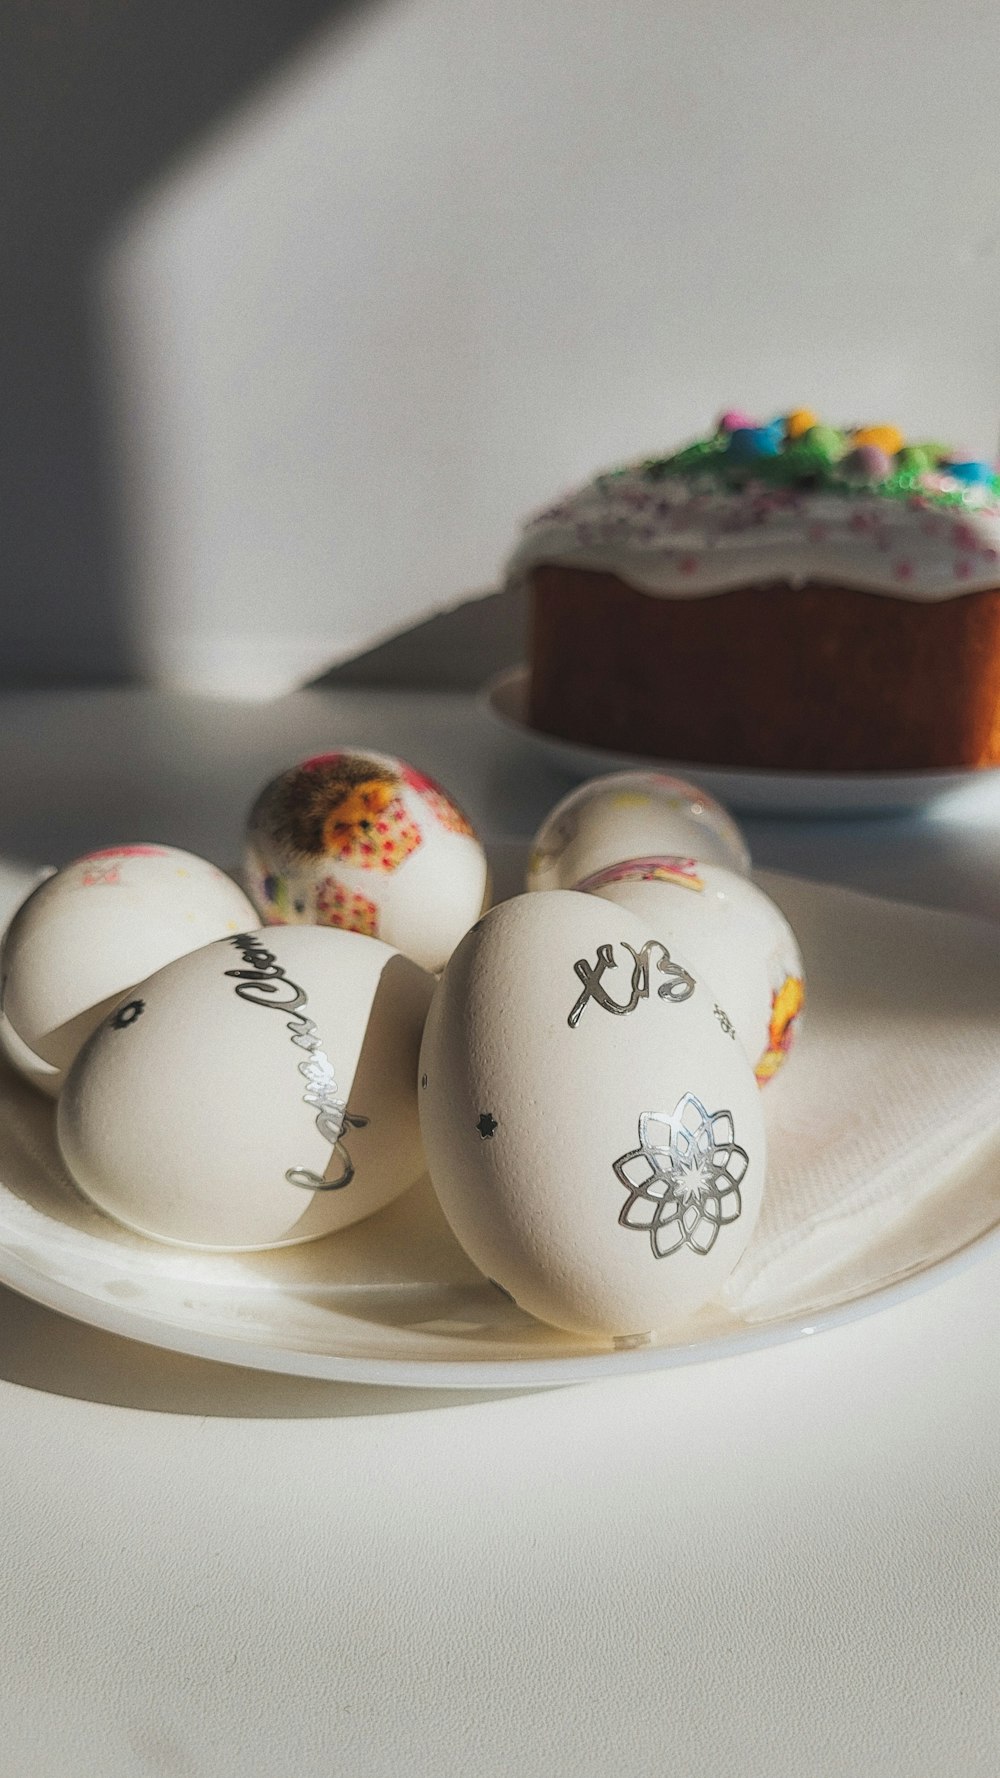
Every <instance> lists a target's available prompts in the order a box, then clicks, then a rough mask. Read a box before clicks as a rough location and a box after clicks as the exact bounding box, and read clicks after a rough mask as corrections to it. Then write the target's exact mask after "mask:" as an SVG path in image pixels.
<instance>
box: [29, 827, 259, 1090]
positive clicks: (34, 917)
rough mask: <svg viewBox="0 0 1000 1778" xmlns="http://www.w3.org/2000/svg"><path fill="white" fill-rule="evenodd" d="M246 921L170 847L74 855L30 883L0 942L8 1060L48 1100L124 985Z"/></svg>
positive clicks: (211, 880)
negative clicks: (31, 888) (39, 880)
mask: <svg viewBox="0 0 1000 1778" xmlns="http://www.w3.org/2000/svg"><path fill="white" fill-rule="evenodd" d="M256 924H257V916H256V914H255V912H254V910H253V907H252V905H251V903H250V902H249V901H248V900H247V898H246V896H245V895H244V894H243V891H242V890H241V889H238V888H237V886H236V884H235V883H234V882H233V881H232V880H231V879H230V878H229V877H227V876H226V875H225V874H224V872H223V871H221V870H218V869H217V868H216V866H215V865H214V864H209V863H208V861H207V860H206V859H204V858H196V857H194V856H193V854H192V853H190V852H181V851H178V849H177V848H176V847H175V846H158V845H129V846H113V847H108V848H107V849H105V850H103V851H100V852H89V853H88V854H87V855H86V856H85V857H84V858H77V859H76V860H75V861H74V862H73V863H72V864H68V865H66V866H65V868H64V869H63V870H60V871H56V872H55V874H54V875H52V876H50V877H47V878H46V880H45V881H44V882H43V883H41V884H39V886H38V888H37V889H35V890H34V891H33V893H32V894H31V895H29V897H28V899H27V901H25V902H23V903H22V905H21V907H20V908H19V909H18V911H17V913H16V914H15V915H14V918H13V920H12V921H11V923H10V926H9V927H8V928H7V931H6V933H5V935H4V939H3V948H2V953H0V980H2V989H0V999H2V1007H3V1016H4V1019H5V1021H6V1026H7V1027H8V1028H9V1030H8V1038H7V1040H6V1041H5V1042H4V1049H5V1052H6V1054H7V1056H8V1058H9V1059H10V1061H12V1062H13V1064H14V1066H15V1067H18V1068H20V1069H21V1072H22V1073H23V1074H25V1076H26V1078H28V1079H30V1080H32V1081H33V1084H34V1085H36V1086H40V1087H41V1088H42V1089H43V1091H46V1092H49V1093H51V1094H52V1095H53V1096H54V1095H55V1094H57V1093H58V1092H59V1089H60V1087H61V1085H62V1082H63V1079H64V1078H65V1074H66V1070H67V1069H68V1068H69V1066H70V1064H71V1063H72V1061H73V1059H74V1057H75V1056H76V1055H77V1053H78V1051H79V1049H80V1047H81V1045H82V1044H83V1043H84V1042H85V1040H86V1039H87V1038H88V1037H89V1035H90V1033H91V1031H93V1030H94V1029H95V1028H96V1027H97V1026H98V1025H99V1024H100V1022H101V1019H102V1018H103V1017H104V1014H105V1013H106V1012H107V1011H108V1010H109V1008H110V1007H112V1006H113V1005H114V1004H115V1002H116V1001H117V1000H120V999H121V996H122V995H123V994H124V993H125V992H126V991H127V990H128V989H129V988H130V987H131V986H132V984H133V983H134V982H138V981H141V980H142V979H143V977H145V976H148V975H151V974H152V972H153V971H154V970H156V969H160V968H162V967H163V965H164V964H165V963H171V962H172V961H173V959H174V958H175V957H182V956H183V955H184V954H185V952H187V951H193V950H195V949H196V948H197V947H198V946H199V945H204V944H209V943H210V942H211V941H212V939H216V938H221V937H223V936H224V934H226V933H229V932H241V931H244V930H246V928H247V927H253V926H255V925H256ZM15 1039H16V1040H17V1041H16V1042H15V1041H14V1040H15ZM29 1058H34V1061H31V1060H29ZM36 1063H37V1064H39V1065H40V1066H38V1067H36V1066H35V1064H36Z"/></svg>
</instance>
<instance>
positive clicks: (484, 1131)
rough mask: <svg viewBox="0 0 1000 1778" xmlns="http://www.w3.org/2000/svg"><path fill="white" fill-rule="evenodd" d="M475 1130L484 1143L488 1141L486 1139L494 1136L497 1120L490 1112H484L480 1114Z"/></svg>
mask: <svg viewBox="0 0 1000 1778" xmlns="http://www.w3.org/2000/svg"><path fill="white" fill-rule="evenodd" d="M476 1129H477V1130H478V1131H479V1134H480V1136H481V1137H482V1139H483V1141H484V1142H485V1141H486V1140H487V1139H488V1137H490V1136H494V1135H495V1134H496V1130H497V1120H496V1118H495V1117H494V1116H493V1114H492V1112H489V1111H484V1112H483V1113H482V1114H481V1116H480V1119H479V1122H478V1124H477V1125H476Z"/></svg>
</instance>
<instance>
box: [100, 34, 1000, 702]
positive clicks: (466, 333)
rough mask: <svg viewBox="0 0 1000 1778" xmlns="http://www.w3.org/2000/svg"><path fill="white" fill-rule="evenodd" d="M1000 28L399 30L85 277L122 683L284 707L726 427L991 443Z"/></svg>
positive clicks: (283, 109)
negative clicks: (811, 425) (272, 699)
mask: <svg viewBox="0 0 1000 1778" xmlns="http://www.w3.org/2000/svg"><path fill="white" fill-rule="evenodd" d="M998 74H1000V7H997V5H996V0H974V3H967V0H956V3H955V4H952V5H951V6H949V7H947V8H943V7H942V6H941V5H940V4H939V3H938V0H882V3H881V4H878V5H875V4H873V3H872V0H824V3H823V4H822V5H820V4H818V3H814V0H728V3H727V0H715V3H714V4H713V3H712V0H543V3H541V4H539V3H538V0H382V3H381V4H375V5H373V6H371V7H370V8H369V10H368V11H366V12H364V13H362V14H361V15H360V16H359V17H357V18H355V20H354V22H353V23H352V24H351V25H350V27H342V26H341V27H338V28H336V29H335V30H332V31H331V32H330V33H329V34H328V35H327V36H326V37H325V38H321V39H320V40H318V41H317V42H316V43H315V44H314V45H313V46H312V47H311V49H310V52H309V53H308V54H307V55H302V56H300V57H299V58H298V59H297V60H296V62H295V63H294V64H293V65H291V66H290V67H289V68H286V70H285V71H284V73H283V74H282V76H281V77H280V79H279V80H278V81H277V82H276V83H275V84H274V85H272V86H271V87H270V88H269V89H267V90H266V91H265V92H264V93H263V94H261V95H258V97H257V98H256V99H255V101H254V102H253V104H252V105H251V106H250V107H249V108H247V109H245V110H244V111H242V112H241V113H240V114H239V115H237V116H236V117H234V118H232V119H231V120H230V121H229V122H228V123H227V125H226V127H225V128H224V129H223V130H222V131H221V132H218V133H217V134H216V136H215V137H214V139H213V140H212V141H211V142H210V143H209V144H208V145H207V146H205V145H203V147H202V150H201V151H200V152H199V154H198V155H197V156H196V157H195V158H194V159H193V160H192V161H191V162H190V163H189V164H188V165H186V166H185V167H184V168H182V169H181V170H180V171H179V172H177V173H175V175H174V176H173V177H172V179H171V181H170V182H169V183H168V184H167V185H165V186H164V187H161V188H160V189H158V190H156V191H154V192H151V193H150V194H149V195H148V198H147V200H146V201H145V202H144V204H143V205H142V207H141V209H140V211H139V212H138V213H136V214H134V215H132V216H131V217H130V218H129V219H128V222H127V224H126V226H125V227H124V228H123V230H122V231H121V232H120V234H119V235H118V237H117V238H116V240H115V241H114V243H113V244H112V246H111V248H110V250H109V253H108V256H107V260H106V264H105V266H104V271H103V291H104V296H105V300H106V325H107V333H108V344H109V350H110V352H111V361H112V363H113V365H114V373H115V374H114V383H115V392H116V401H117V404H118V414H119V425H120V436H121V441H122V450H121V460H122V473H123V485H124V490H125V495H126V500H127V515H128V524H129V531H130V540H131V552H132V564H133V571H132V572H133V610H132V617H131V621H132V622H133V624H134V627H135V645H136V648H137V650H138V651H139V653H140V655H141V658H142V659H143V660H144V662H145V664H146V666H147V668H148V669H149V670H151V671H152V672H153V673H154V674H156V675H157V676H159V677H161V678H166V679H168V680H171V681H173V682H180V683H184V684H188V685H198V686H213V687H220V688H226V689H235V688H239V687H243V688H244V689H245V690H248V691H254V692H256V691H267V690H272V689H278V688H280V687H281V686H282V685H284V684H287V683H290V682H292V681H293V680H295V679H296V678H299V677H301V676H302V675H304V674H305V673H307V672H309V671H311V670H318V669H319V668H321V667H322V666H323V665H324V664H326V663H327V662H329V661H330V660H333V659H335V658H338V657H343V656H346V655H348V654H350V653H351V652H352V651H354V650H356V649H359V648H361V647H363V646H364V645H365V644H366V643H368V642H370V641H372V640H373V639H375V638H376V637H378V636H379V635H382V634H385V633H387V632H389V631H392V630H394V629H396V628H399V627H401V626H403V625H405V624H406V623H407V622H409V621H410V620H412V619H414V618H416V617H417V616H420V615H423V614H425V613H427V612H429V611H431V610H433V609H435V608H438V607H440V606H442V605H446V604H448V603H449V602H454V601H457V600H459V599H461V598H463V597H464V596H466V595H468V594H469V593H470V592H474V591H477V590H481V589H483V588H486V587H488V586H490V585H492V584H495V582H496V577H497V573H498V568H499V564H500V563H501V561H502V559H503V557H504V555H505V553H506V551H507V549H508V547H509V546H510V544H511V542H512V539H513V536H514V533H515V528H516V525H517V523H518V521H519V518H520V517H521V515H522V514H523V513H524V512H526V511H527V510H530V509H531V508H532V507H533V506H536V505H538V504H541V503H543V502H544V501H546V500H547V499H548V498H549V497H550V496H551V495H552V494H554V493H555V492H557V491H558V490H559V489H560V488H561V487H563V486H564V485H566V484H567V483H570V482H572V481H573V480H574V479H575V478H577V477H581V476H585V475H588V474H590V473H591V472H592V471H593V470H594V469H596V468H597V467H600V466H602V465H605V464H607V463H609V462H611V461H613V460H615V459H618V458H620V457H623V456H629V455H634V454H636V453H639V452H645V451H648V450H653V449H655V448H659V447H661V446H666V445H669V444H672V443H674V442H678V441H680V440H681V439H683V438H684V437H685V436H686V435H689V434H691V433H695V432H699V431H701V430H703V429H704V428H705V426H706V425H707V424H708V423H709V421H710V420H711V419H712V418H713V417H714V415H715V413H716V412H717V411H718V410H719V408H720V407H723V406H729V405H739V406H749V407H750V408H751V409H752V410H756V411H758V412H759V413H761V414H764V415H766V414H770V413H771V412H772V411H779V410H780V409H781V408H782V407H784V406H786V405H788V404H792V405H800V404H802V405H809V406H817V407H819V408H820V409H821V410H822V411H823V413H824V414H825V416H826V417H827V418H829V419H832V420H852V419H860V418H867V419H872V420H878V419H892V420H897V421H899V422H900V423H902V424H903V425H904V426H905V427H907V428H908V429H910V430H911V431H913V432H917V433H921V434H923V435H925V436H926V435H928V434H931V435H934V436H938V437H944V438H950V439H954V440H955V441H956V442H962V443H967V444H970V445H973V446H975V447H977V448H979V449H982V450H984V451H992V450H993V449H994V448H995V446H996V441H997V432H998V421H1000V300H998V298H1000V129H998V127H997V91H998Z"/></svg>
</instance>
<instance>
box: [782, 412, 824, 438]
mask: <svg viewBox="0 0 1000 1778" xmlns="http://www.w3.org/2000/svg"><path fill="white" fill-rule="evenodd" d="M818 425H819V416H818V414H814V413H813V411H812V409H811V408H808V407H797V408H796V409H795V410H794V412H793V413H790V414H789V415H788V416H787V418H786V420H785V436H786V438H801V437H802V435H803V433H805V432H811V431H812V429H813V427H814V426H818Z"/></svg>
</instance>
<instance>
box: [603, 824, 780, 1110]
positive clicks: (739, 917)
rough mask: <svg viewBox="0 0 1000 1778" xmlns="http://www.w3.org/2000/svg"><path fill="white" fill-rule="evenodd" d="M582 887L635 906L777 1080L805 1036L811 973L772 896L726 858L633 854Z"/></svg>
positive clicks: (759, 1068) (757, 1067)
mask: <svg viewBox="0 0 1000 1778" xmlns="http://www.w3.org/2000/svg"><path fill="white" fill-rule="evenodd" d="M579 888H580V889H582V890H585V891H586V892H587V893H589V894H593V895H600V896H601V897H602V898H603V899H604V900H606V901H613V902H614V903H615V904H616V905H617V906H618V907H623V908H629V909H631V911H632V912H633V913H635V914H638V915H639V916H640V918H641V919H643V920H645V921H646V922H647V923H649V924H651V925H652V926H653V928H654V930H655V931H656V933H657V934H658V935H659V936H660V937H661V938H664V939H666V941H667V943H668V944H669V945H670V946H671V947H672V948H676V949H677V950H678V951H679V953H680V955H681V956H683V957H686V958H688V959H689V960H690V962H691V965H692V967H693V968H695V969H696V970H697V971H698V973H699V974H700V975H703V976H704V978H705V981H706V982H707V983H709V984H710V985H711V986H712V988H714V990H715V992H716V993H717V995H718V997H719V1000H720V1003H721V1004H722V1005H723V1006H724V1007H725V1008H726V1012H727V1014H728V1016H729V1017H730V1018H731V1019H732V1021H733V1024H734V1025H735V1027H736V1035H737V1037H738V1038H739V1040H740V1042H741V1044H742V1045H743V1048H744V1050H745V1051H746V1054H747V1057H748V1058H749V1060H750V1062H751V1064H752V1066H753V1069H754V1072H755V1074H756V1076H757V1079H758V1081H759V1082H760V1084H761V1085H763V1084H764V1083H765V1082H766V1081H769V1080H771V1079H773V1077H774V1075H775V1074H777V1072H778V1070H779V1068H781V1066H782V1065H783V1063H784V1062H785V1060H786V1058H787V1056H788V1053H789V1051H790V1049H791V1047H792V1043H793V1041H794V1038H795V1036H796V1035H797V1032H798V1029H799V1025H800V1021H801V1014H802V1009H803V1006H804V1005H805V972H804V969H803V965H802V956H801V953H800V951H799V947H798V944H797V943H796V939H795V934H794V932H793V931H792V929H791V927H790V926H789V924H788V921H787V920H786V919H785V916H784V914H783V913H782V912H781V910H780V908H778V907H776V906H775V904H774V902H773V901H772V900H771V898H770V896H768V895H765V893H764V891H763V889H760V888H758V886H757V885H756V883H751V882H750V881H749V879H748V878H747V877H741V876H738V875H737V873H736V872H735V871H731V870H726V868H725V867H724V866H723V865H720V864H702V863H696V862H695V861H694V859H691V858H669V857H668V858H632V859H627V860H625V861H623V862H622V863H621V864H614V865H610V866H609V867H608V869H607V870H603V871H597V872H596V873H595V874H594V875H593V876H592V877H589V878H586V879H585V880H584V881H583V882H582V883H581V884H579Z"/></svg>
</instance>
